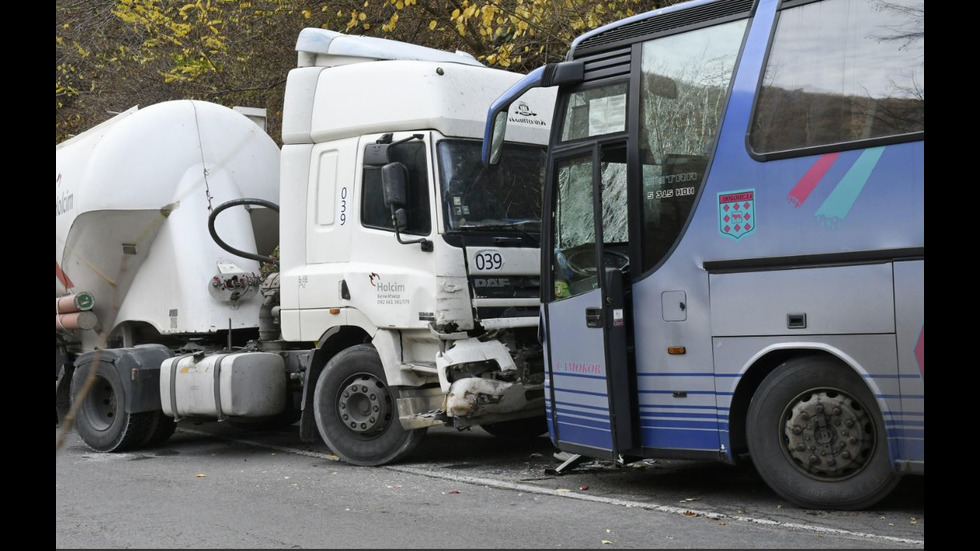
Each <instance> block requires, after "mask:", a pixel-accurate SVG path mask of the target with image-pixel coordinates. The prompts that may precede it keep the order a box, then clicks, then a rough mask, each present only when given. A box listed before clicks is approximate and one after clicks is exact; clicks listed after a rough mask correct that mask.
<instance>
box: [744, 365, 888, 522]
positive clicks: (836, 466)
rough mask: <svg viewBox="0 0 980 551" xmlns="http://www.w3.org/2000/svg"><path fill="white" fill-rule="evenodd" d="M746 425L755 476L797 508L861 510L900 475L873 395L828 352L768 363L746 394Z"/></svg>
mask: <svg viewBox="0 0 980 551" xmlns="http://www.w3.org/2000/svg"><path fill="white" fill-rule="evenodd" d="M746 426H747V428H746V436H747V439H748V447H749V454H750V456H751V458H752V463H753V464H754V465H755V468H756V470H757V471H758V472H759V475H760V476H761V477H762V479H763V480H765V482H766V484H768V485H769V487H770V488H772V489H773V490H774V491H775V492H776V493H777V494H779V495H780V496H782V497H783V498H784V499H786V500H788V501H790V502H792V503H794V504H796V505H798V506H800V507H803V508H807V509H838V510H857V509H865V508H868V507H870V506H872V505H874V504H875V503H877V502H878V501H880V500H881V499H882V498H884V497H885V496H886V495H888V493H889V492H891V491H892V489H894V488H895V485H897V484H898V482H899V480H900V478H901V475H900V474H899V473H898V472H896V471H895V469H894V468H893V467H892V464H891V460H890V458H889V454H888V445H887V441H886V438H885V425H884V422H883V421H882V416H881V413H880V412H879V411H878V406H877V404H876V402H875V398H874V396H873V395H872V394H871V391H870V390H869V389H868V387H867V385H866V384H865V383H864V381H862V380H861V377H860V376H858V375H857V374H856V373H855V372H854V371H853V370H852V369H851V368H849V367H848V366H846V365H844V364H842V363H841V362H840V361H838V360H836V359H834V358H831V357H827V356H801V357H797V358H793V359H790V360H788V361H786V362H784V363H783V364H782V365H781V366H779V367H778V368H776V369H775V370H774V371H773V372H772V373H770V374H769V375H768V376H767V377H766V378H765V379H764V380H763V381H762V384H761V385H760V386H759V388H758V390H757V391H756V393H755V395H754V396H753V397H752V401H751V402H750V404H749V409H748V420H747V423H746Z"/></svg>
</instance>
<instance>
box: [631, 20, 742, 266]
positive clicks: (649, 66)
mask: <svg viewBox="0 0 980 551" xmlns="http://www.w3.org/2000/svg"><path fill="white" fill-rule="evenodd" d="M745 27H746V22H745V20H744V19H743V20H740V21H732V22H730V23H725V24H722V25H715V26H713V27H706V28H704V29H699V30H696V31H692V32H689V33H685V34H679V35H673V36H667V37H664V38H659V39H656V40H651V41H649V42H646V43H644V44H643V53H642V56H643V58H642V70H643V73H642V75H641V78H640V162H641V163H642V166H641V170H642V172H641V177H642V179H643V199H642V200H643V218H642V220H641V222H642V226H641V227H642V230H641V232H642V238H643V241H642V243H643V245H642V250H643V258H642V268H643V270H644V271H646V270H648V269H650V268H652V267H653V266H655V265H657V264H658V263H659V262H660V261H661V260H663V258H664V256H665V255H666V254H667V251H669V250H670V248H671V247H672V246H673V244H674V241H676V240H677V239H678V237H679V236H680V232H681V229H682V228H683V227H684V223H685V222H686V221H687V217H688V215H689V214H690V213H691V209H692V207H693V206H694V199H695V197H697V194H698V191H699V190H700V189H701V183H702V182H703V181H704V173H705V169H706V168H707V166H708V156H709V154H710V152H711V149H712V148H713V147H714V143H715V136H716V134H717V133H718V127H719V126H720V124H721V117H722V111H723V110H724V107H725V99H726V98H727V97H728V88H729V83H730V82H731V78H732V74H733V72H734V68H735V59H736V56H737V55H738V49H739V46H740V45H741V43H742V35H743V34H744V32H745Z"/></svg>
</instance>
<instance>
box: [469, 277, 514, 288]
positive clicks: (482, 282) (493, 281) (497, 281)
mask: <svg viewBox="0 0 980 551" xmlns="http://www.w3.org/2000/svg"><path fill="white" fill-rule="evenodd" d="M473 286H474V287H510V279H508V278H506V277H488V278H485V279H474V280H473Z"/></svg>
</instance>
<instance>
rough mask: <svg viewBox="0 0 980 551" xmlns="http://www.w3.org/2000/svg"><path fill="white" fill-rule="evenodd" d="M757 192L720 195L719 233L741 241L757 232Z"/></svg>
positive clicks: (741, 191) (734, 192) (749, 190)
mask: <svg viewBox="0 0 980 551" xmlns="http://www.w3.org/2000/svg"><path fill="white" fill-rule="evenodd" d="M755 227H756V218H755V190H754V189H742V190H739V191H726V192H724V193H719V194H718V233H720V234H722V235H725V236H728V237H731V238H732V239H741V238H742V237H743V236H745V235H748V234H750V233H752V232H753V231H755Z"/></svg>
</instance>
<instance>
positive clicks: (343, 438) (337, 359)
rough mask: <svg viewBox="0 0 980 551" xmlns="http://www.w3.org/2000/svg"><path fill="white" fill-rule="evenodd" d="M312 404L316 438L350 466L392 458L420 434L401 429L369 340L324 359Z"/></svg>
mask: <svg viewBox="0 0 980 551" xmlns="http://www.w3.org/2000/svg"><path fill="white" fill-rule="evenodd" d="M313 403H314V415H315V417H316V425H317V428H318V429H319V431H320V437H321V438H323V441H324V443H325V444H326V445H327V447H328V448H330V449H331V450H332V451H333V452H334V453H335V454H337V455H338V456H340V457H341V458H342V459H343V460H344V461H346V462H348V463H351V464H353V465H364V466H377V465H385V464H387V463H391V462H394V461H397V460H398V459H400V458H402V457H404V456H405V455H407V454H408V453H409V452H411V451H412V450H413V449H415V447H416V446H418V444H419V442H421V441H422V437H423V436H425V432H426V429H425V428H422V429H414V430H405V429H403V428H402V426H401V423H400V422H399V421H398V409H397V407H396V404H395V396H394V395H393V393H392V391H391V389H390V388H389V387H388V382H387V379H386V378H385V374H384V368H383V367H382V365H381V358H380V357H379V356H378V352H377V351H376V350H375V349H374V347H373V346H371V345H369V344H359V345H357V346H352V347H350V348H347V349H344V350H342V351H340V352H339V353H338V354H337V355H336V356H334V357H333V358H331V359H330V361H328V362H327V365H326V366H325V367H324V369H323V372H322V373H321V374H320V377H319V379H317V382H316V389H315V390H314V393H313Z"/></svg>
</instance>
